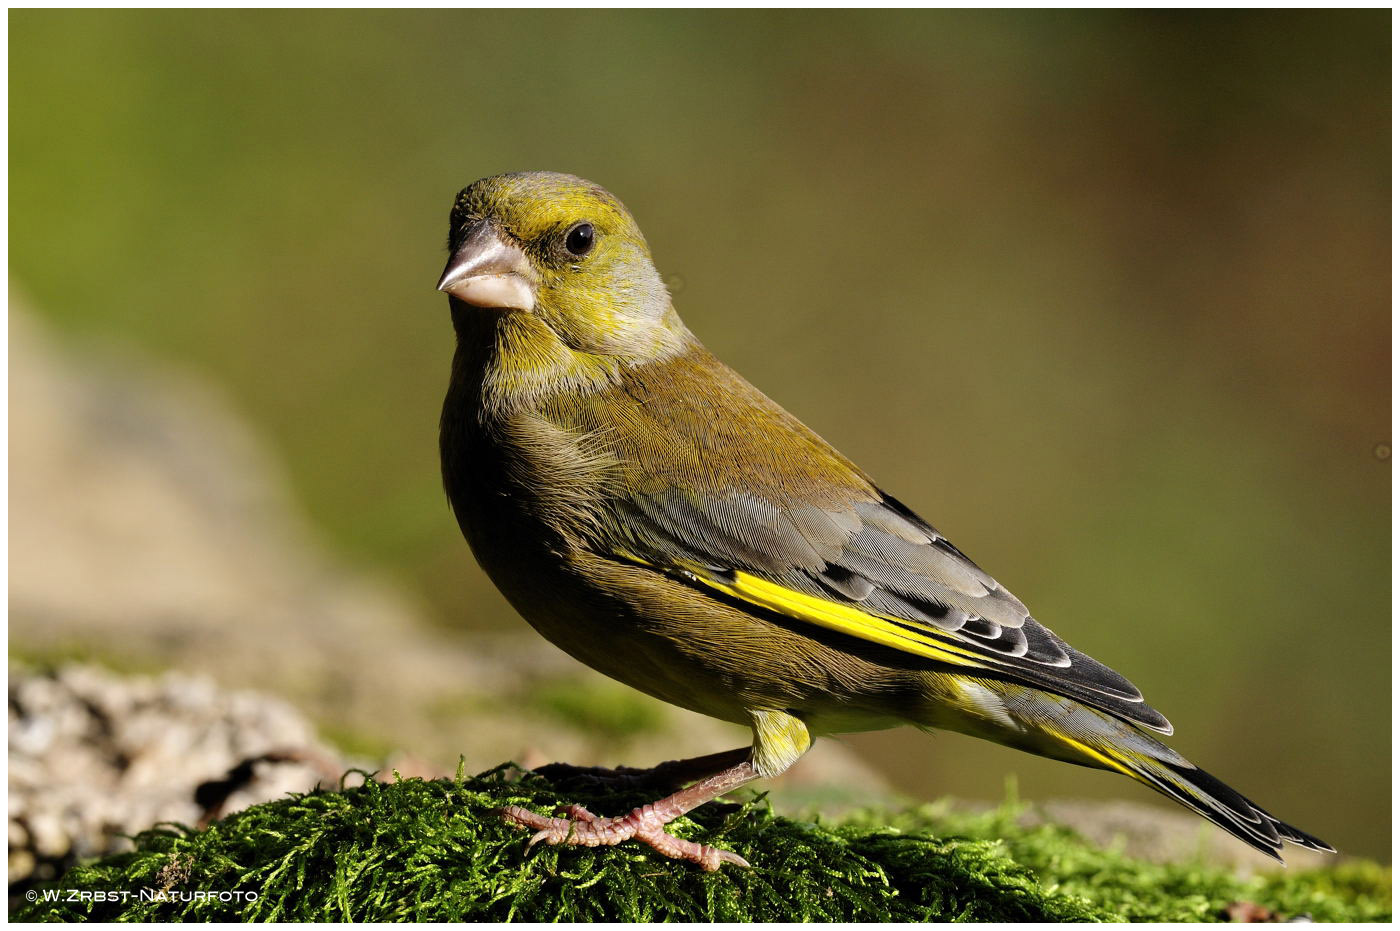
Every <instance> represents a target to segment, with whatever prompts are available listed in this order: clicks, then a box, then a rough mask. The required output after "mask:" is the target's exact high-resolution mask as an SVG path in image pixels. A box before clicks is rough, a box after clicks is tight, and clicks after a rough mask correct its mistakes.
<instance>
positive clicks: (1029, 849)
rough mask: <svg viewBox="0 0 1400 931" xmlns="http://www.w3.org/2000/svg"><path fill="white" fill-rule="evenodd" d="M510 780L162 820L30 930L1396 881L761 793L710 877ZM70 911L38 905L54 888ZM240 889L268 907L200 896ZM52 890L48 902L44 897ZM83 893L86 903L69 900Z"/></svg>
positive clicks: (1105, 898) (1345, 904) (1010, 901)
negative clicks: (565, 813)
mask: <svg viewBox="0 0 1400 931" xmlns="http://www.w3.org/2000/svg"><path fill="white" fill-rule="evenodd" d="M513 772H514V770H513V769H512V768H510V767H500V768H498V769H496V770H493V771H491V772H488V773H484V774H483V775H481V776H478V777H476V778H472V779H464V778H462V777H461V775H460V774H459V776H458V778H457V779H456V780H440V781H435V782H423V781H420V780H407V781H401V782H397V783H395V784H389V785H383V784H378V783H375V782H369V783H368V784H366V785H364V786H363V787H360V788H355V789H351V790H347V791H343V792H315V793H312V794H310V795H299V796H293V797H291V798H287V799H284V800H281V801H278V802H274V803H270V804H266V805H259V806H256V807H254V808H250V809H247V810H245V811H243V812H240V813H238V814H236V815H233V816H231V817H229V818H227V819H225V820H223V821H221V822H218V823H216V824H214V825H212V826H211V827H210V828H208V829H207V830H205V831H192V830H189V829H187V828H181V827H162V828H161V829H159V830H154V831H148V832H146V833H143V834H141V835H140V836H139V837H138V838H137V847H136V850H135V851H133V852H131V853H125V854H120V855H116V856H111V857H108V858H106V859H103V860H99V861H97V862H95V863H91V864H87V865H84V866H79V867H76V868H74V869H73V870H71V871H70V872H69V873H68V874H67V875H66V876H64V877H63V878H62V879H60V880H58V881H56V882H54V883H52V884H51V885H50V886H49V887H47V890H46V889H45V888H39V889H37V890H35V892H36V894H37V895H38V897H39V898H40V900H41V901H39V902H37V903H33V904H28V905H23V906H21V907H20V909H19V910H18V912H17V913H16V914H15V915H14V917H15V918H17V919H30V920H35V919H37V920H66V921H71V920H84V919H87V920H93V919H119V920H215V919H245V920H261V921H266V920H293V921H300V920H320V921H325V920H360V921H399V920H420V921H441V920H450V919H470V920H518V921H523V920H539V921H552V920H572V921H596V920H623V921H660V920H692V921H722V920H734V921H754V920H792V921H800V920H814V921H830V920H859V921H877V920H878V921H913V920H979V921H980V920H1002V921H1065V920H1071V921H1073V920H1082V921H1100V920H1134V919H1136V920H1174V921H1193V920H1211V919H1218V918H1221V917H1222V911H1221V910H1222V909H1223V908H1224V907H1225V906H1226V905H1227V904H1229V903H1230V902H1234V901H1239V900H1249V901H1254V902H1258V903H1259V904H1261V905H1264V906H1266V907H1268V908H1272V909H1275V910H1277V911H1279V912H1281V913H1282V914H1283V915H1285V916H1293V915H1299V914H1302V913H1309V914H1311V915H1312V916H1313V917H1314V918H1316V919H1319V920H1363V921H1365V920H1376V921H1379V920H1385V919H1388V917H1389V914H1390V873H1389V871H1388V870H1387V869H1384V868H1382V867H1379V866H1377V865H1375V864H1371V863H1366V862H1359V861H1351V862H1343V863H1341V864H1340V865H1338V866H1336V867H1334V868H1329V869H1324V870H1308V871H1303V870H1299V871H1290V872H1288V873H1280V874H1270V875H1267V876H1263V877H1257V878H1253V879H1240V878H1237V877H1234V876H1233V875H1231V874H1230V873H1229V872H1228V871H1225V870H1222V869H1218V868H1213V867H1207V866H1204V865H1202V864H1199V863H1188V864H1176V865H1170V866H1154V865H1149V864H1144V863H1141V862H1137V861H1132V860H1129V859H1126V858H1124V857H1123V856H1121V855H1120V854H1118V853H1114V852H1111V851H1110V852H1105V851H1103V850H1099V849H1096V848H1094V847H1091V846H1089V845H1087V844H1086V843H1084V841H1082V840H1081V839H1079V838H1078V837H1076V836H1075V835H1074V834H1073V833H1072V832H1070V831H1068V830H1065V829H1063V828H1059V827H1055V826H1042V827H1036V828H1031V829H1026V828H1023V827H1018V826H1017V824H1016V814H1017V809H1016V807H1015V806H1013V805H1006V806H1003V808H1001V809H1000V810H997V811H994V812H990V813H986V814H976V815H967V814H952V813H949V812H947V811H945V810H942V809H940V808H938V807H937V806H924V807H921V808H918V809H911V810H908V811H903V812H896V813H889V812H874V811H865V812H859V813H856V814H853V815H848V816H846V817H845V818H844V819H843V820H842V821H840V822H839V823H828V822H822V821H817V822H803V821H799V820H793V819H788V818H781V817H777V816H775V815H774V814H773V813H772V812H771V810H770V809H769V808H768V806H767V805H766V804H765V803H764V802H763V800H762V799H761V798H760V799H756V800H751V801H749V802H748V803H746V804H744V805H742V806H740V805H732V804H711V805H706V806H704V807H702V808H701V809H699V810H698V811H696V812H694V813H693V814H692V815H691V816H690V817H688V818H685V819H681V820H680V821H678V822H676V824H675V825H673V830H674V831H675V833H677V834H678V835H681V836H684V837H689V838H693V839H703V840H705V841H707V842H709V843H713V844H716V845H719V846H722V847H727V848H730V849H733V850H736V851H738V852H739V853H741V854H742V855H743V856H745V857H746V858H748V859H749V861H750V862H751V863H752V864H753V867H754V868H753V869H751V870H740V869H734V868H731V867H726V868H725V869H723V870H722V871H720V872H718V873H713V874H709V873H704V872H702V871H700V870H699V869H697V868H695V867H693V866H691V865H688V864H682V863H675V862H671V861H667V860H664V859H661V858H660V857H658V856H656V855H655V854H653V853H652V852H651V851H650V850H647V849H645V848H642V847H640V846H638V845H635V844H625V845H622V846H620V847H614V848H597V849H590V848H580V847H563V848H558V847H546V846H540V847H537V848H535V849H533V850H527V849H526V846H525V841H526V839H525V835H524V834H523V833H522V832H520V831H517V830H514V829H512V828H510V827H507V826H506V825H504V824H502V823H501V822H500V821H499V820H498V819H497V818H496V816H495V815H494V814H493V809H495V808H498V807H499V806H501V805H504V804H519V805H525V806H527V807H531V808H534V809H536V810H539V811H548V810H551V809H552V808H554V807H555V806H556V805H558V804H559V803H561V802H563V801H581V802H584V803H586V804H588V805H589V806H590V807H592V808H593V809H594V810H595V811H600V812H620V811H623V810H626V809H627V808H629V807H631V806H633V805H635V804H637V803H640V802H642V801H645V800H647V796H646V794H645V793H638V792H636V791H633V790H615V789H600V788H598V787H597V786H596V785H595V786H593V787H592V788H589V787H587V786H586V785H576V786H573V787H571V788H569V790H568V791H567V792H566V791H564V790H563V787H562V786H560V785H552V784H550V783H548V782H546V781H545V780H544V779H542V778H540V777H538V776H535V775H527V776H526V777H524V778H523V779H521V780H519V781H513V780H512V779H511V778H509V776H510V775H511V774H512V773H513ZM148 886H149V887H155V888H169V889H171V891H172V892H173V893H175V894H177V895H178V896H179V898H178V899H177V900H175V901H170V902H143V901H139V896H137V895H133V896H132V898H131V899H130V900H128V901H125V902H123V901H102V902H98V901H95V899H93V898H92V897H89V898H88V899H86V900H78V901H73V902H69V901H66V899H67V898H69V897H70V894H69V893H68V892H67V890H87V891H91V892H96V891H98V890H102V891H105V892H107V893H108V896H107V898H113V897H112V896H111V895H110V893H111V892H112V891H113V890H140V889H141V888H142V887H148ZM49 890H53V891H57V896H56V898H57V899H58V900H57V901H54V900H50V901H42V899H43V898H44V897H45V894H46V891H49ZM233 890H242V891H244V892H246V893H256V897H255V900H254V901H251V902H249V901H246V897H245V901H219V900H218V899H217V898H212V899H211V898H204V899H199V898H196V897H194V895H193V893H195V892H197V891H203V892H206V893H210V892H221V891H233ZM50 894H51V895H52V894H53V893H52V892H50ZM75 898H76V897H75Z"/></svg>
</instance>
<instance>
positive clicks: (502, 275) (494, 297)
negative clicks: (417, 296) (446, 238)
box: [437, 222, 535, 311]
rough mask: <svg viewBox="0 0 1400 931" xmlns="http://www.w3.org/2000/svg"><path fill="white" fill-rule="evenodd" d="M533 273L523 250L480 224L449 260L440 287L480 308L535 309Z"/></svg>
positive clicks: (439, 282) (492, 229)
mask: <svg viewBox="0 0 1400 931" xmlns="http://www.w3.org/2000/svg"><path fill="white" fill-rule="evenodd" d="M533 279H534V275H533V273H532V272H531V270H530V260H529V259H528V258H527V257H526V255H525V252H524V250H522V249H521V248H520V247H519V246H517V245H515V244H514V243H510V242H506V241H505V240H504V239H502V238H501V235H500V234H499V233H497V232H496V230H495V229H494V228H493V227H492V226H491V224H490V223H486V222H480V223H477V224H476V225H475V226H474V227H473V228H472V229H471V230H469V231H468V232H467V238H466V239H465V240H463V241H462V245H461V246H459V247H458V248H457V251H456V252H454V253H453V254H452V258H450V259H448V260H447V267H446V268H445V269H443V271H442V278H441V279H440V280H439V281H438V285H437V289H438V290H439V291H446V292H447V293H448V294H450V295H452V296H453V297H455V298H457V300H459V301H465V302H466V303H468V304H474V305H476V306H477V307H497V308H509V309H511V310H524V311H531V310H534V309H535V284H534V281H533Z"/></svg>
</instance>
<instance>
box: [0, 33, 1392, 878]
mask: <svg viewBox="0 0 1400 931" xmlns="http://www.w3.org/2000/svg"><path fill="white" fill-rule="evenodd" d="M1389 75H1390V13H1389V11H1362V12H1333V13H1317V12H1312V13H1309V12H1285V13H1277V12H1249V13H1215V14H1200V13H1189V12H1174V13H1160V12H1146V11H1141V12H1126V13H1121V12H1120V13H1112V12H1053V11H1031V12H1026V11H1020V12H1004V13H1000V12H980V13H963V12H938V11H930V12H900V13H891V12H880V13H840V12H831V13H814V12H775V13H757V12H755V13H739V12H708V13H693V12H692V13H685V12H675V13H647V12H609V13H583V12H580V13H573V12H560V11H533V12H505V13H502V12H485V11H438V12H403V13H399V12H372V11H362V12H334V11H321V12H296V13H292V12H269V11H244V12H203V13H189V12H120V11H109V12H91V11H72V12H59V11H53V12H50V11H19V12H11V13H10V261H11V271H12V275H13V277H14V279H15V280H16V281H17V283H18V284H19V285H20V286H21V287H22V288H23V289H24V290H25V291H26V292H27V293H28V294H29V295H31V296H32V297H33V298H34V303H35V304H36V305H37V306H38V307H39V308H40V309H41V310H43V311H44V312H45V313H46V314H47V315H50V317H51V318H52V320H53V321H54V322H55V323H57V324H58V325H60V326H61V327H63V328H65V329H67V330H69V331H76V332H79V333H83V334H102V335H117V336H120V337H122V338H125V339H129V340H132V341H136V342H138V343H140V344H142V345H144V346H145V347H147V348H149V349H151V350H153V351H155V352H157V353H159V354H161V355H164V356H166V357H169V358H171V359H175V360H178V361H179V362H181V363H183V364H185V365H187V366H189V367H193V368H197V369H201V370H203V371H205V372H207V373H208V374H209V375H210V376H212V377H213V378H215V379H217V380H218V381H220V382H221V383H222V384H224V385H225V386H226V387H227V388H228V389H229V390H230V391H231V392H232V393H233V394H234V396H235V397H236V398H237V400H238V401H239V402H240V403H241V404H242V405H243V406H244V407H245V409H246V410H247V411H249V412H250V414H251V416H252V417H254V419H255V420H257V421H258V422H259V424H260V425H261V426H262V427H263V428H264V429H265V430H266V431H267V432H268V434H269V435H270V436H271V437H272V439H273V442H274V443H275V444H276V445H277V447H278V449H279V450H280V452H281V454H283V455H284V456H285V459H286V461H287V463H288V466H289V468H290V470H291V472H292V475H293V478H294V481H295V485H296V491H297V494H298V495H299V497H300V500H301V501H302V502H303V503H304V506H305V508H306V509H307V511H308V512H309V513H310V514H311V516H312V517H313V519H314V520H315V521H316V522H317V523H318V525H319V526H320V527H321V528H323V530H324V532H325V535H326V536H327V538H328V539H329V540H331V541H332V542H333V543H334V545H335V546H337V547H338V548H339V549H340V550H341V551H342V552H343V553H345V554H348V555H349V556H350V557H351V558H353V559H355V560H358V561H360V562H361V563H362V564H364V565H365V566H368V567H373V568H376V569H380V570H386V571H389V572H391V573H393V574H395V575H396V576H397V577H398V578H399V579H400V580H401V581H402V582H403V583H405V584H406V585H408V586H411V587H413V588H414V589H415V590H417V591H418V592H420V593H421V595H422V596H423V598H424V599H425V600H426V602H427V603H429V604H430V605H431V606H432V608H433V610H434V612H435V614H436V616H437V617H438V618H439V620H440V622H441V623H442V624H443V625H446V626H450V627H463V628H477V629H480V628H493V629H511V630H519V631H521V632H522V633H523V634H528V633H529V632H528V630H527V629H526V627H525V625H524V623H523V622H522V621H520V620H519V619H518V618H516V617H515V616H514V614H513V613H512V612H511V611H510V609H509V608H508V607H507V606H506V604H505V603H504V601H503V600H502V599H501V598H500V597H499V596H498V595H497V594H496V593H495V592H494V590H493V589H492V588H491V586H490V584H489V583H488V582H487V581H486V579H485V578H484V576H482V574H481V573H480V572H479V571H478V570H477V569H476V567H475V566H474V565H473V564H472V561H471V558H470V555H469V553H468V551H467V548H466V546H465V544H464V543H463V542H462V541H461V539H460V538H459V536H458V532H457V529H456V526H455V524H454V522H453V521H452V519H451V517H450V515H449V512H448V510H447V507H446V504H445V501H444V499H443V496H442V493H441V490H440V485H439V478H438V472H437V460H436V421H437V414H438V407H439V404H440V401H441V396H442V393H443V389H444V387H445V384H446V378H447V366H448V360H449V358H450V355H451V352H452V340H451V330H450V326H449V322H448V318H447V306H446V300H445V299H444V298H443V297H442V296H441V295H439V294H436V293H435V292H434V291H433V285H434V283H435V281H436V278H437V275H438V273H439V271H440V269H441V266H442V263H443V261H444V259H445V252H444V238H445V234H446V219H447V213H448V207H449V204H450V201H451V198H452V196H453V194H454V193H455V192H456V191H457V190H458V189H459V188H460V187H462V186H464V185H465V184H467V183H468V182H470V181H472V180H473V179H475V178H478V177H481V176H484V175H489V174H494V173H497V172H501V171H508V170H520V169H533V168H543V169H552V170H560V171H570V172H574V173H576V174H580V175H583V176H585V177H588V178H590V179H593V180H596V181H598V182H600V183H601V184H603V185H604V186H606V187H608V188H610V189H611V190H612V191H614V192H615V193H616V194H617V195H618V196H620V197H621V198H622V199H623V200H624V201H625V202H626V203H627V204H628V205H629V206H630V208H631V209H632V211H633V213H634V214H635V215H636V217H637V219H638V221H639V222H640V224H641V226H642V228H643V230H644V231H645V232H646V234H647V236H648V238H649V240H650V243H651V245H652V248H653V251H654V254H655V256H656V259H657V263H658V265H659V267H660V268H661V270H662V273H663V274H664V275H666V276H667V277H668V281H669V283H670V284H671V285H672V289H673V291H674V292H675V295H676V302H677V306H678V307H679V308H680V309H681V311H682V313H683V314H684V315H685V318H686V320H687V321H688V323H689V324H690V326H691V328H692V329H693V330H694V331H695V332H696V333H697V334H698V335H699V336H700V337H701V338H702V339H703V340H705V341H706V342H707V343H708V345H709V346H710V347H711V348H712V349H713V350H715V351H716V352H717V353H718V354H719V355H720V356H721V357H722V358H724V359H725V360H726V361H728V362H729V363H730V364H731V365H733V366H734V367H735V368H737V369H738V370H739V371H741V372H743V373H744V374H745V375H747V376H748V377H749V378H750V379H751V380H752V381H754V382H755V383H756V384H757V385H758V386H759V387H761V388H762V389H764V390H765V391H767V392H768V393H769V394H770V395H771V396H773V397H774V398H776V399H778V400H779V401H780V402H781V403H783V404H784V405H785V406H787V407H788V408H789V409H790V410H792V411H793V412H794V413H796V414H797V415H798V416H799V417H801V418H802V419H803V420H805V421H806V422H807V423H808V424H810V425H811V426H812V427H814V428H815V429H817V430H818V431H819V432H820V433H822V434H823V435H825V436H826V437H827V438H828V439H829V440H831V441H832V442H834V443H835V444H836V445H837V446H838V447H840V448H841V449H842V450H843V451H844V452H846V453H847V454H848V455H850V456H851V457H852V458H853V459H855V460H856V461H857V462H859V463H860V464H861V465H862V466H863V467H864V468H865V469H866V470H867V471H869V472H870V473H871V474H872V475H874V476H875V477H876V478H877V480H879V481H880V482H881V484H882V485H884V486H885V487H886V488H887V489H888V490H890V491H891V492H892V493H894V494H896V495H898V496H899V497H900V498H902V499H903V500H904V501H905V502H906V503H908V504H909V505H910V506H912V507H913V508H915V509H916V510H918V511H919V512H921V513H922V514H924V515H925V516H926V517H928V518H929V519H930V520H931V521H932V522H933V523H934V524H935V525H936V526H938V527H939V528H941V529H942V530H944V531H945V532H947V533H949V534H950V535H951V536H952V537H953V539H954V540H955V541H956V542H957V543H958V544H959V546H960V547H962V548H963V549H964V550H965V551H967V552H968V553H970V554H972V556H973V557H974V558H975V559H977V560H978V561H979V562H980V563H981V564H982V565H983V566H984V567H986V568H987V569H989V570H990V571H991V572H993V573H994V574H995V575H996V576H997V577H998V578H999V579H1000V580H1001V581H1002V582H1003V583H1005V584H1006V585H1008V587H1010V588H1011V589H1012V590H1013V591H1015V592H1016V593H1017V594H1018V595H1020V597H1021V598H1022V599H1023V600H1025V601H1026V602H1028V603H1029V604H1030V605H1031V606H1032V609H1033V610H1034V611H1035V612H1036V614H1037V616H1038V617H1039V618H1040V619H1042V620H1043V621H1045V622H1046V623H1047V624H1049V625H1050V626H1051V627H1052V628H1054V629H1055V630H1056V631H1057V632H1058V633H1060V634H1061V635H1062V636H1064V637H1065V638H1066V639H1068V640H1070V641H1071V642H1072V643H1074V644H1075V645H1076V646H1078V647H1080V648H1081V649H1084V650H1086V651H1087V652H1089V653H1091V654H1093V655H1094V656H1096V657H1098V658H1100V659H1102V660H1104V661H1106V662H1108V663H1110V664H1111V665H1113V666H1115V667H1116V668H1118V669H1120V670H1122V671H1123V672H1125V673H1126V674H1128V675H1129V676H1130V678H1132V679H1133V680H1134V681H1135V682H1136V683H1137V684H1138V685H1139V686H1141V687H1142V689H1143V691H1144V692H1145V693H1146V694H1147V696H1148V698H1149V700H1151V701H1152V702H1153V704H1155V705H1156V706H1157V707H1159V708H1161V709H1162V710H1164V711H1165V712H1166V713H1167V714H1168V715H1169V716H1170V717H1171V718H1172V720H1173V722H1174V723H1175V724H1176V727H1177V733H1178V734H1179V737H1178V738H1177V739H1176V740H1175V741H1174V745H1175V746H1176V747H1177V748H1179V749H1180V750H1182V751H1183V752H1184V753H1186V754H1187V755H1188V756H1190V757H1192V758H1194V759H1197V760H1198V761H1200V762H1202V763H1203V764H1204V765H1206V767H1207V768H1209V769H1211V770H1213V771H1215V772H1216V773H1218V774H1219V775H1221V776H1222V777H1224V778H1226V779H1227V780H1228V781H1230V782H1232V783H1233V784H1235V785H1237V786H1238V787H1239V788H1241V789H1242V790H1243V791H1245V792H1246V793H1247V794H1250V795H1252V796H1254V797H1255V798H1257V799H1258V800H1259V801H1260V802H1261V803H1263V804H1265V805H1266V806H1267V807H1269V808H1270V809H1271V810H1273V811H1274V812H1276V813H1277V814H1279V815H1280V816H1282V817H1284V818H1286V819H1288V820H1291V821H1294V822H1296V823H1297V824H1299V825H1300V826H1302V827H1304V828H1306V829H1307V830H1309V831H1314V832H1316V833H1318V834H1320V835H1322V836H1324V837H1326V838H1328V839H1329V840H1331V841H1333V842H1334V843H1336V844H1337V845H1338V846H1340V847H1342V848H1343V849H1345V850H1348V851H1351V852H1355V853H1362V854H1368V855H1372V856H1379V857H1383V858H1386V857H1388V856H1389V843H1390V768H1391V767H1390V757H1391V753H1390V733H1391V726H1390V700H1389V699H1390V660H1389V657H1390V649H1389V647H1390V643H1389V638H1390V626H1389V606H1390V586H1389V582H1388V580H1389V577H1390V576H1389V566H1390V552H1389V525H1390V472H1391V466H1390V462H1389V459H1388V444H1389V443H1390V435H1389V429H1390V426H1389V425H1390V400H1389V376H1390V326H1389V295H1390V275H1389V256H1390V228H1389V217H1390V196H1391V191H1390V151H1389V139H1390V93H1389V90H1390V80H1389ZM12 403H22V399H12ZM21 543H22V541H12V545H20V544H21ZM530 635H531V636H533V635H532V634H530ZM463 726H464V727H466V726H469V725H468V723H467V722H464V723H463ZM849 740H850V742H851V743H852V744H854V745H856V746H857V747H858V748H860V749H861V751H862V753H863V754H865V755H866V756H867V757H869V758H871V759H874V760H876V761H877V762H879V763H880V765H881V766H882V767H883V768H884V769H885V770H886V771H888V772H889V773H890V775H891V778H892V779H893V780H894V781H895V782H896V784H897V785H898V786H899V787H901V788H903V789H905V790H907V791H908V792H910V793H912V794H914V795H916V796H919V797H932V796H934V795H937V794H942V793H952V794H956V795H961V796H964V797H970V798H987V799H997V798H1000V797H1001V796H1002V793H1003V779H1004V776H1005V774H1007V773H1009V772H1015V773H1016V774H1017V775H1018V778H1019V781H1020V792H1021V794H1022V795H1023V796H1025V797H1029V798H1047V797H1051V796H1090V797H1095V796H1097V797H1105V798H1121V797H1132V798H1136V799H1141V798H1144V797H1146V796H1147V795H1148V793H1145V792H1143V791H1141V790H1140V789H1135V788H1133V787H1131V786H1129V785H1128V784H1127V783H1126V782H1124V781H1122V780H1121V779H1117V778H1116V777H1110V776H1108V775H1103V774H1096V773H1091V772H1089V771H1085V770H1079V769H1075V768H1073V767H1067V766H1064V765H1062V764H1057V763H1049V762H1045V761H1041V760H1038V759H1035V758H1032V757H1029V756H1025V755H1022V754H1016V753H1014V752H1011V751H1007V750H1004V749H1001V748H998V747H994V746H991V745H983V744H979V743H977V742H975V741H972V740H968V739H964V738H961V737H956V736H952V735H935V736H930V737H921V736H919V735H917V734H914V733H912V732H909V731H896V732H890V733H884V734H873V735H861V736H855V737H851V738H849ZM707 749H708V748H707Z"/></svg>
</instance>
